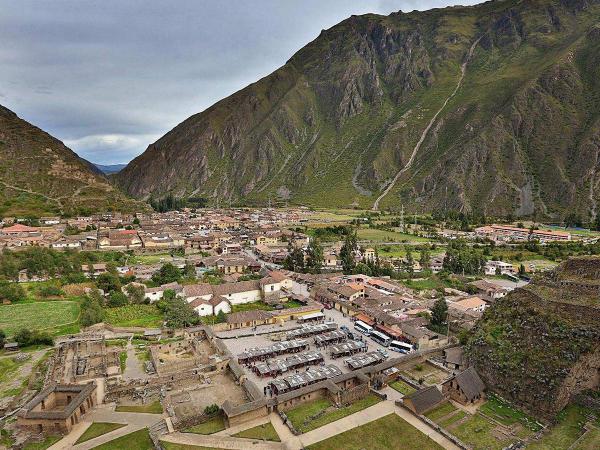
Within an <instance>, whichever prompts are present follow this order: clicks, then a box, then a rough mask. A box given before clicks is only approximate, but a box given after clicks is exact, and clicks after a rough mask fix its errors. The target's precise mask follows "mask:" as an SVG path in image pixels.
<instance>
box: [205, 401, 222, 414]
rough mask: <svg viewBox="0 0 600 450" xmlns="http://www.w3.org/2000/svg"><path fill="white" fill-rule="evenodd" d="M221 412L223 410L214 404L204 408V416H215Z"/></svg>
mask: <svg viewBox="0 0 600 450" xmlns="http://www.w3.org/2000/svg"><path fill="white" fill-rule="evenodd" d="M220 410H221V408H219V406H218V405H215V404H214V403H213V404H212V405H208V406H207V407H206V408H204V414H206V415H207V416H214V415H215V414H217V413H218V412H219V411H220Z"/></svg>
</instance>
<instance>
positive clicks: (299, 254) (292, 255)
mask: <svg viewBox="0 0 600 450" xmlns="http://www.w3.org/2000/svg"><path fill="white" fill-rule="evenodd" d="M283 268H284V269H286V270H291V271H292V272H304V271H305V267H304V252H303V251H302V249H300V248H297V247H294V246H293V245H292V243H290V244H289V245H288V255H287V256H286V257H285V260H284V261H283Z"/></svg>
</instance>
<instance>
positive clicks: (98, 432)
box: [75, 422, 127, 444]
mask: <svg viewBox="0 0 600 450" xmlns="http://www.w3.org/2000/svg"><path fill="white" fill-rule="evenodd" d="M125 426H127V425H126V424H123V423H111V422H94V423H92V424H91V425H90V426H89V427H88V429H87V430H85V431H84V432H83V434H82V435H81V436H80V437H79V439H77V442H75V444H81V443H82V442H85V441H89V440H90V439H94V438H97V437H98V436H102V435H103V434H106V433H110V432H111V431H114V430H118V429H119V428H123V427H125Z"/></svg>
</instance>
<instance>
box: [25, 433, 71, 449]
mask: <svg viewBox="0 0 600 450" xmlns="http://www.w3.org/2000/svg"><path fill="white" fill-rule="evenodd" d="M62 438H63V437H62V436H46V437H45V438H44V440H43V441H40V442H32V443H30V444H27V445H26V446H25V447H23V450H46V449H47V448H48V447H50V446H52V445H54V444H55V443H57V442H58V441H60V440H61V439H62Z"/></svg>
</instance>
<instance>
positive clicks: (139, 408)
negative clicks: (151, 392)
mask: <svg viewBox="0 0 600 450" xmlns="http://www.w3.org/2000/svg"><path fill="white" fill-rule="evenodd" d="M115 411H116V412H138V413H148V414H162V412H163V408H162V405H161V404H160V401H158V400H155V401H153V402H152V403H147V404H145V405H119V406H117V407H116V408H115Z"/></svg>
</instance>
